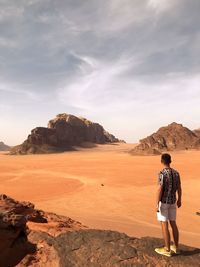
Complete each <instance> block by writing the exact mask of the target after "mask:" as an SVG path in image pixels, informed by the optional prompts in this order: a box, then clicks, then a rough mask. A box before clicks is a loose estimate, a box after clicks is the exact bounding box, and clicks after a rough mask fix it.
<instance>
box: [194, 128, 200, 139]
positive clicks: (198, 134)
mask: <svg viewBox="0 0 200 267" xmlns="http://www.w3.org/2000/svg"><path fill="white" fill-rule="evenodd" d="M193 132H194V134H195V135H197V136H199V137H200V129H196V130H194V131H193Z"/></svg>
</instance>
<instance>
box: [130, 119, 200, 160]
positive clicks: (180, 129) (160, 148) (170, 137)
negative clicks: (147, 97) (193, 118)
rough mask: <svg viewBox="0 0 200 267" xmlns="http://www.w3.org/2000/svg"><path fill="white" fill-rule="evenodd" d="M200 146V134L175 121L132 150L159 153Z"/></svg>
mask: <svg viewBox="0 0 200 267" xmlns="http://www.w3.org/2000/svg"><path fill="white" fill-rule="evenodd" d="M198 148H200V135H198V134H197V133H196V132H195V131H194V132H193V131H191V130H189V129H188V128H186V127H184V126H183V125H182V124H178V123H175V122H173V123H171V124H170V125H168V126H166V127H162V128H160V129H159V130H158V131H157V132H156V133H153V134H152V135H150V136H148V137H146V138H144V139H142V140H140V144H139V145H137V146H136V147H135V148H134V149H132V150H131V154H133V155H159V154H161V153H162V152H164V151H174V150H186V149H198Z"/></svg>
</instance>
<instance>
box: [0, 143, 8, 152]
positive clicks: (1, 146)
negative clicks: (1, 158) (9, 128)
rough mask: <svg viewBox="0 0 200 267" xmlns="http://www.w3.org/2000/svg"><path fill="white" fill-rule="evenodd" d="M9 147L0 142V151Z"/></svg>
mask: <svg viewBox="0 0 200 267" xmlns="http://www.w3.org/2000/svg"><path fill="white" fill-rule="evenodd" d="M8 150H10V147H9V146H7V145H5V144H4V143H3V142H0V151H8Z"/></svg>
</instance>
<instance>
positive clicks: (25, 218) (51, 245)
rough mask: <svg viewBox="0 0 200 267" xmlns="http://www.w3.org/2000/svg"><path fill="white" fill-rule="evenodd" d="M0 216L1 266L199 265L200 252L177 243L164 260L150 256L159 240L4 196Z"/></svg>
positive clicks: (103, 266)
mask: <svg viewBox="0 0 200 267" xmlns="http://www.w3.org/2000/svg"><path fill="white" fill-rule="evenodd" d="M0 212H1V217H0V246H1V247H0V267H14V266H18V267H24V266H32V267H47V266H48V267H68V266H69V267H83V266H87V267H114V266H116V267H120V266H124V267H125V266H130V267H132V266H149V267H154V266H177V267H178V266H180V267H184V266H188V267H189V266H199V262H200V261H199V260H200V249H197V248H191V247H187V246H183V245H181V246H180V248H181V250H182V254H181V255H180V256H174V257H171V258H166V257H164V256H160V255H158V254H156V253H155V252H154V248H155V247H157V246H161V245H163V241H162V240H161V239H158V238H151V237H144V238H141V239H139V238H134V237H130V236H128V235H126V234H125V233H119V232H117V231H111V230H98V229H89V228H88V227H86V226H84V225H82V224H81V223H80V222H77V221H74V220H72V219H70V218H68V217H64V216H58V215H56V214H53V213H45V212H43V211H40V210H36V209H34V205H33V204H32V203H29V202H18V201H15V200H13V199H11V198H9V197H7V196H5V195H1V196H0Z"/></svg>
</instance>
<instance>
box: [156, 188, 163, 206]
mask: <svg viewBox="0 0 200 267" xmlns="http://www.w3.org/2000/svg"><path fill="white" fill-rule="evenodd" d="M162 190H163V186H162V185H158V188H157V194H156V211H159V202H160V200H161V196H162Z"/></svg>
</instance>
